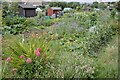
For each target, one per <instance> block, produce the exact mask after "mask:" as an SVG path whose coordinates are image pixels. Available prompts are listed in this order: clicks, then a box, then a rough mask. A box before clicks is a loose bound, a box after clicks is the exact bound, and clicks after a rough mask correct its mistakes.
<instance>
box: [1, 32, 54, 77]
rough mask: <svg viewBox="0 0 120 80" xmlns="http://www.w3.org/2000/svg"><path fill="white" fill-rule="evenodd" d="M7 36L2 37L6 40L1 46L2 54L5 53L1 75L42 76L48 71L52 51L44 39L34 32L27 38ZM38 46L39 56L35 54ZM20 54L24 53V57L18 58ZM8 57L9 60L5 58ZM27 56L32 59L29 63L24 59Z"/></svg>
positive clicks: (52, 55)
mask: <svg viewBox="0 0 120 80" xmlns="http://www.w3.org/2000/svg"><path fill="white" fill-rule="evenodd" d="M8 36H9V38H8ZM8 36H7V37H4V40H3V41H6V43H4V46H3V54H4V55H5V56H3V59H4V64H5V65H3V66H4V68H3V73H4V76H3V77H5V78H6V77H9V76H13V77H14V76H15V77H25V78H33V77H41V78H42V77H43V78H44V75H46V73H47V72H48V71H49V64H50V62H51V60H52V59H53V57H54V52H53V51H52V50H51V49H50V46H49V45H48V43H47V42H46V40H45V39H43V38H42V37H38V36H36V35H35V34H32V36H31V37H29V38H27V39H25V37H23V38H21V37H22V36H23V35H22V36H17V37H14V36H11V35H8ZM6 38H7V39H6ZM10 38H12V39H10ZM23 39H25V40H23ZM8 43H10V44H8ZM38 48H41V50H40V56H39V57H38V56H37V55H36V50H37V49H38ZM51 53H52V54H51ZM21 55H24V58H20V56H21ZM8 57H10V58H11V61H10V62H7V61H6V60H5V59H6V58H8ZM28 58H30V59H31V60H32V62H31V63H27V61H26V60H27V59H28ZM7 66H9V67H7ZM13 69H16V71H15V72H14V71H13ZM6 73H7V74H6ZM11 73H12V74H11ZM8 74H10V75H8ZM14 74H16V75H14Z"/></svg>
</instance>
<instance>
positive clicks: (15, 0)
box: [0, 0, 120, 3]
mask: <svg viewBox="0 0 120 80" xmlns="http://www.w3.org/2000/svg"><path fill="white" fill-rule="evenodd" d="M0 1H3V2H4V1H8V2H18V1H20V0H0ZM24 1H25V0H24ZM26 1H30V2H41V1H50V2H53V1H57V2H60V1H63V2H81V3H85V2H86V3H91V2H94V1H98V2H116V1H120V0H26Z"/></svg>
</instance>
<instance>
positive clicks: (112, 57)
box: [97, 35, 118, 78]
mask: <svg viewBox="0 0 120 80" xmlns="http://www.w3.org/2000/svg"><path fill="white" fill-rule="evenodd" d="M97 62H98V63H99V64H102V65H99V66H101V68H102V69H103V70H101V71H100V74H99V76H98V77H106V78H108V77H109V78H113V77H117V74H118V72H117V71H118V36H117V35H116V36H113V39H112V40H111V41H110V42H109V44H107V46H106V47H104V48H103V50H101V51H100V53H99V55H98V58H97ZM113 73H114V75H112V76H111V75H110V74H113Z"/></svg>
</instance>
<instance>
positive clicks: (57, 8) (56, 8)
mask: <svg viewBox="0 0 120 80" xmlns="http://www.w3.org/2000/svg"><path fill="white" fill-rule="evenodd" d="M51 9H52V10H62V9H61V7H51Z"/></svg>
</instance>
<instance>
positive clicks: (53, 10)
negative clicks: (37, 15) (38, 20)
mask: <svg viewBox="0 0 120 80" xmlns="http://www.w3.org/2000/svg"><path fill="white" fill-rule="evenodd" d="M60 11H62V9H61V7H51V8H48V11H47V15H48V16H52V15H53V14H58V13H59V12H60Z"/></svg>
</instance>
